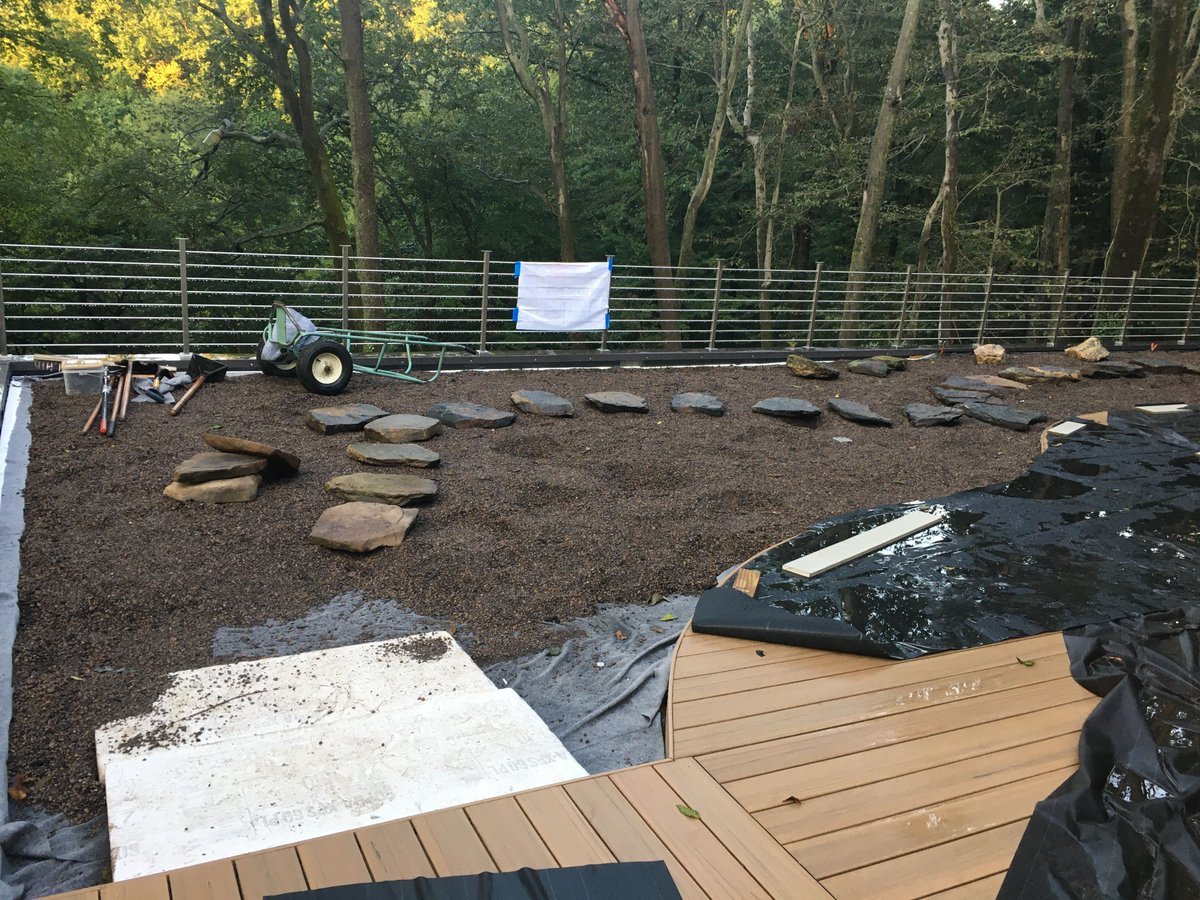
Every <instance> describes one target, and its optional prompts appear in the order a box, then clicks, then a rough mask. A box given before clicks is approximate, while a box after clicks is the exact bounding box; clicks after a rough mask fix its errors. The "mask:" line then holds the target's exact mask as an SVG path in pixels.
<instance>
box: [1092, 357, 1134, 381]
mask: <svg viewBox="0 0 1200 900" xmlns="http://www.w3.org/2000/svg"><path fill="white" fill-rule="evenodd" d="M1146 374H1147V372H1146V370H1145V369H1143V368H1142V367H1141V366H1138V365H1134V364H1133V363H1125V362H1114V361H1113V360H1111V359H1109V360H1105V361H1103V362H1098V363H1096V364H1095V365H1094V366H1092V367H1091V368H1090V369H1084V370H1083V377H1084V378H1145V377H1146Z"/></svg>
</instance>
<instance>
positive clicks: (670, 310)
mask: <svg viewBox="0 0 1200 900" xmlns="http://www.w3.org/2000/svg"><path fill="white" fill-rule="evenodd" d="M604 6H605V8H606V9H607V10H608V14H609V16H610V17H611V19H612V22H613V25H614V26H615V27H616V29H617V31H618V33H620V35H621V40H622V41H623V42H624V44H625V49H626V51H627V52H628V53H629V70H630V74H631V76H632V78H633V104H634V107H633V108H634V111H633V124H634V128H635V129H636V131H637V136H638V150H639V152H640V155H641V162H642V197H643V200H644V205H645V211H646V249H647V250H648V251H649V254H650V266H651V271H652V272H653V273H654V285H655V289H656V293H657V296H658V316H659V322H660V323H661V326H662V331H663V340H664V343H665V345H666V348H667V349H668V350H678V349H679V347H680V332H679V302H678V300H677V299H676V297H675V292H674V291H673V289H672V283H671V245H670V242H669V238H668V235H667V186H666V177H665V173H664V165H663V153H662V138H661V136H660V134H659V130H658V108H657V106H656V105H655V102H654V82H653V80H652V79H651V73H650V55H649V53H648V52H647V50H646V35H645V33H644V32H643V31H642V13H641V6H640V0H625V8H624V9H622V8H621V6H620V4H619V2H618V0H604Z"/></svg>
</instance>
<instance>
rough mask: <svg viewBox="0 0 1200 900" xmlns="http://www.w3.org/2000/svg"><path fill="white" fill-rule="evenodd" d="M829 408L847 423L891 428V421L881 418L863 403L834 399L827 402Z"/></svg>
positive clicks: (884, 417)
mask: <svg viewBox="0 0 1200 900" xmlns="http://www.w3.org/2000/svg"><path fill="white" fill-rule="evenodd" d="M829 408H830V409H832V410H833V411H834V412H835V413H837V414H838V415H839V416H841V417H842V418H843V419H846V420H847V421H849V422H857V423H858V424H859V425H877V426H882V427H884V428H891V427H892V420H891V419H889V418H887V417H886V416H881V415H880V414H879V413H877V412H875V410H873V409H871V407H869V406H867V404H865V403H855V402H854V401H853V400H841V399H838V398H836V397H835V398H834V399H832V400H830V401H829Z"/></svg>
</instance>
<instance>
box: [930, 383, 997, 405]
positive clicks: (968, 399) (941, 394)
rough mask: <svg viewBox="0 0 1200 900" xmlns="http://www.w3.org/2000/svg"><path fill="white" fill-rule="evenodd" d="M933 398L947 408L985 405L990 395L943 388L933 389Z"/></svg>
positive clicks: (981, 392)
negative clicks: (972, 404) (959, 405)
mask: <svg viewBox="0 0 1200 900" xmlns="http://www.w3.org/2000/svg"><path fill="white" fill-rule="evenodd" d="M933 396H935V397H937V398H938V399H939V400H941V401H942V402H943V403H945V404H946V405H948V406H957V405H958V404H960V403H986V402H987V401H988V400H991V399H992V395H991V394H987V393H984V392H983V391H964V390H959V389H957V388H945V387H935V388H933Z"/></svg>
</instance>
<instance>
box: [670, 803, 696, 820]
mask: <svg viewBox="0 0 1200 900" xmlns="http://www.w3.org/2000/svg"><path fill="white" fill-rule="evenodd" d="M675 808H676V809H677V810H679V811H680V812H681V813H683V814H684V815H685V816H687V817H688V818H689V819H698V818H700V813H698V812H697V811H696V810H694V809H692V808H691V807H690V806H684V805H683V804H682V803H679V804H677V805H676V806H675Z"/></svg>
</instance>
